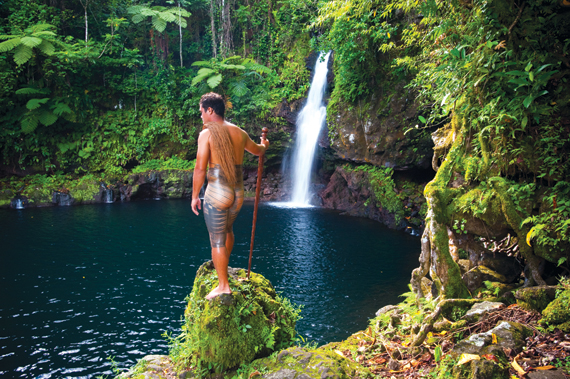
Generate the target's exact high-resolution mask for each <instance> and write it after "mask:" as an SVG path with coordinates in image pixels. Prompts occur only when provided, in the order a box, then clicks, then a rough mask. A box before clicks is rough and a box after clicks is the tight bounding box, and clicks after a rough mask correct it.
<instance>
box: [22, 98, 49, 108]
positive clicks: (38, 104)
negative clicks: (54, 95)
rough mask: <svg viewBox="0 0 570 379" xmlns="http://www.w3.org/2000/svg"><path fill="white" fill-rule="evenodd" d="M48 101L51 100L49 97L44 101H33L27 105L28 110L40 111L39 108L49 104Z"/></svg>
mask: <svg viewBox="0 0 570 379" xmlns="http://www.w3.org/2000/svg"><path fill="white" fill-rule="evenodd" d="M48 100H49V97H45V98H43V99H31V100H29V101H28V103H27V104H26V108H28V109H29V110H31V111H32V110H34V109H38V108H39V107H41V106H42V104H45V103H47V102H48Z"/></svg>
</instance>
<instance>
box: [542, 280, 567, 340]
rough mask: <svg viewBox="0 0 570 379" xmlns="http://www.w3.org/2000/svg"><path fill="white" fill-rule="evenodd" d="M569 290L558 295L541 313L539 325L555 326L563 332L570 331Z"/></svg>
mask: <svg viewBox="0 0 570 379" xmlns="http://www.w3.org/2000/svg"><path fill="white" fill-rule="evenodd" d="M568 304H570V289H566V290H564V291H562V292H560V293H559V294H558V296H557V297H556V299H554V301H552V302H551V303H550V304H548V306H547V307H546V308H545V309H544V310H543V311H542V319H541V320H540V323H541V324H543V325H550V326H555V327H557V328H559V329H561V330H564V331H570V328H569V327H570V309H569V308H568Z"/></svg>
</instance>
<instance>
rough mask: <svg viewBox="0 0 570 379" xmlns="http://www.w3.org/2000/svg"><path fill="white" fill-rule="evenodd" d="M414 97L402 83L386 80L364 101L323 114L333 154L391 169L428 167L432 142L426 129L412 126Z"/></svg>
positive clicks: (416, 120) (414, 124) (416, 116)
mask: <svg viewBox="0 0 570 379" xmlns="http://www.w3.org/2000/svg"><path fill="white" fill-rule="evenodd" d="M414 99H415V96H414V94H413V93H411V92H410V91H409V90H408V89H406V88H404V83H403V82H401V83H397V84H395V85H394V83H388V84H387V86H386V88H381V89H379V91H378V92H377V93H376V94H374V95H373V96H372V97H371V99H370V100H369V102H368V103H359V104H357V105H352V106H348V105H346V104H344V103H343V104H342V105H338V107H337V109H333V110H332V112H333V113H330V114H329V116H328V117H327V119H328V120H329V126H328V128H329V131H330V133H329V134H330V135H332V137H333V138H332V141H331V142H332V143H331V147H332V149H333V150H334V152H335V154H336V156H337V157H339V158H342V159H346V160H351V161H355V162H362V163H364V162H366V163H372V164H374V165H376V166H387V167H393V168H395V169H407V168H410V167H419V168H428V167H430V166H431V158H432V155H433V150H432V149H433V142H432V139H431V136H430V134H429V132H426V131H423V130H421V129H415V126H416V124H418V122H419V121H418V106H417V104H416V103H415V102H414ZM410 128H413V129H414V130H412V131H410V132H408V133H406V134H405V135H404V133H405V132H406V131H407V130H408V129H410Z"/></svg>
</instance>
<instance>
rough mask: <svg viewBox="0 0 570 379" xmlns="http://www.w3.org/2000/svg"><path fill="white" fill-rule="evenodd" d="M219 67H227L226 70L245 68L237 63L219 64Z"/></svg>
mask: <svg viewBox="0 0 570 379" xmlns="http://www.w3.org/2000/svg"><path fill="white" fill-rule="evenodd" d="M220 66H221V67H223V68H227V69H228V70H245V67H244V66H241V65H238V64H223V63H222V64H220Z"/></svg>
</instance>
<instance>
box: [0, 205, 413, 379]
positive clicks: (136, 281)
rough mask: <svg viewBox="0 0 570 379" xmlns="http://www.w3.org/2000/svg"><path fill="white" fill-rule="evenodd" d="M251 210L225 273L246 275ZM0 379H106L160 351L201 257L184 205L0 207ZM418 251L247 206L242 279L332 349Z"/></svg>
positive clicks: (392, 290) (393, 236) (363, 323)
mask: <svg viewBox="0 0 570 379" xmlns="http://www.w3.org/2000/svg"><path fill="white" fill-rule="evenodd" d="M252 213H253V204H249V203H248V204H245V205H244V208H243V209H242V211H241V213H240V215H239V217H238V219H237V221H236V224H235V226H234V231H235V233H236V245H235V248H234V252H233V253H232V257H231V260H230V266H232V267H247V260H248V254H249V240H250V237H251V221H252ZM0 230H1V231H2V237H3V238H2V239H3V243H2V249H1V253H0V254H1V260H2V264H1V265H0V285H1V286H2V297H1V301H0V375H2V376H3V377H13V378H18V377H22V378H24V377H26V378H29V377H34V378H61V377H66V378H90V377H95V376H98V375H111V374H112V371H111V361H110V360H109V359H108V358H109V357H114V358H113V359H114V361H115V362H117V364H118V366H119V368H125V367H129V366H131V365H133V364H134V363H135V362H136V361H137V360H138V359H140V358H142V357H143V356H144V355H146V354H167V353H168V346H167V343H166V341H165V338H163V337H162V336H161V335H162V334H163V333H164V332H169V333H172V334H173V335H177V334H179V333H180V325H181V321H180V320H181V318H182V317H183V312H184V307H185V302H184V298H185V297H186V295H187V294H188V293H190V291H191V289H192V284H193V281H194V275H195V273H196V270H197V269H198V267H199V266H200V265H201V264H202V263H203V262H205V261H207V260H209V259H210V248H209V240H208V235H207V231H206V227H205V224H204V218H203V216H202V214H201V215H200V216H199V217H198V216H195V215H194V214H193V213H192V212H191V208H190V201H188V200H169V201H140V202H131V203H117V204H97V205H89V206H76V207H54V208H30V209H26V210H5V209H0ZM419 252H420V241H419V239H418V238H417V237H412V236H409V235H407V234H405V233H402V232H396V231H392V230H389V229H387V228H385V227H384V226H382V225H380V224H379V223H377V222H374V221H371V220H368V219H361V218H354V217H346V216H340V215H339V214H338V212H335V211H330V210H326V209H320V208H280V207H277V206H272V205H271V204H263V203H262V204H261V205H260V207H259V214H258V221H257V230H256V239H255V247H254V255H253V271H255V272H258V273H261V274H263V275H264V276H265V277H267V278H268V279H269V280H270V281H271V282H272V283H273V285H274V286H275V288H276V289H277V290H278V291H280V292H282V294H283V295H284V296H286V297H288V298H289V299H291V300H292V301H293V302H295V303H297V304H300V305H303V307H304V308H303V310H302V312H301V315H302V317H303V319H302V320H300V321H299V323H298V325H297V330H298V331H299V333H300V334H301V335H302V336H303V338H304V339H305V340H308V341H316V342H317V343H319V344H324V343H327V342H332V341H340V340H342V339H345V338H346V337H348V336H349V335H350V334H352V333H355V332H357V331H358V330H362V329H364V328H366V327H367V325H368V319H369V318H371V317H374V313H375V311H376V310H378V309H379V308H380V307H382V306H384V305H387V304H395V303H397V302H399V301H400V300H401V298H399V295H400V294H402V293H403V292H406V291H407V290H408V288H407V284H408V282H409V279H410V274H411V271H412V269H413V268H415V267H416V266H417V264H418V263H417V258H418V256H419Z"/></svg>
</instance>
